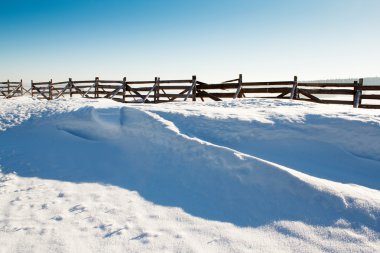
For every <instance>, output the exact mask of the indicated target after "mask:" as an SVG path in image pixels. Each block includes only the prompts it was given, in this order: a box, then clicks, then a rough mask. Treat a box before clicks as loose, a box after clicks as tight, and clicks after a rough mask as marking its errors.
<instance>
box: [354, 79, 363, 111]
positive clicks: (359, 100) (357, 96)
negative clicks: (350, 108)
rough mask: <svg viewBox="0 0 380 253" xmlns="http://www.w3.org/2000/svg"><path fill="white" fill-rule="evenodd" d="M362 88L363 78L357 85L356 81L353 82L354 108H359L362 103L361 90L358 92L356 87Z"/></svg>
mask: <svg viewBox="0 0 380 253" xmlns="http://www.w3.org/2000/svg"><path fill="white" fill-rule="evenodd" d="M361 86H363V78H360V79H359V83H358V82H357V81H355V82H354V90H355V96H354V108H359V106H360V105H361V103H362V98H361V96H362V90H359V89H358V87H361Z"/></svg>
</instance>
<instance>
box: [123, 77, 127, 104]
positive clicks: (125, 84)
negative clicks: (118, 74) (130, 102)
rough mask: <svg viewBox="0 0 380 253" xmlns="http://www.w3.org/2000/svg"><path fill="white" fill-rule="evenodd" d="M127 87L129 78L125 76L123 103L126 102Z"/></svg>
mask: <svg viewBox="0 0 380 253" xmlns="http://www.w3.org/2000/svg"><path fill="white" fill-rule="evenodd" d="M126 89H127V78H126V77H124V78H123V103H125V92H126Z"/></svg>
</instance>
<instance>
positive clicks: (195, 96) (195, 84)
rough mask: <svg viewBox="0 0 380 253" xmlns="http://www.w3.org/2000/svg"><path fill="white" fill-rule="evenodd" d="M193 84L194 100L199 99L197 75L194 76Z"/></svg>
mask: <svg viewBox="0 0 380 253" xmlns="http://www.w3.org/2000/svg"><path fill="white" fill-rule="evenodd" d="M192 84H193V91H192V96H193V101H197V77H196V76H193V77H192Z"/></svg>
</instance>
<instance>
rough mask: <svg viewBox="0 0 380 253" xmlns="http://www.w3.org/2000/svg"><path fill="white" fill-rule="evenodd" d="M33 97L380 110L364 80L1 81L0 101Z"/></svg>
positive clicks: (378, 96) (379, 96) (379, 93)
mask: <svg viewBox="0 0 380 253" xmlns="http://www.w3.org/2000/svg"><path fill="white" fill-rule="evenodd" d="M24 93H30V94H31V95H32V96H33V97H35V96H36V97H38V98H40V99H47V100H52V99H57V98H59V97H65V96H69V97H73V96H78V95H79V96H82V97H85V98H109V99H113V100H116V101H119V102H123V103H163V102H172V101H176V100H179V99H183V100H184V101H187V100H188V99H191V100H192V101H196V100H197V99H201V100H202V101H205V100H206V99H208V100H214V101H221V100H223V99H237V98H245V97H258V98H276V99H294V100H302V101H310V102H316V103H324V104H344V105H352V106H353V107H355V108H375V109H380V84H379V85H378V86H377V85H364V81H363V79H359V80H357V81H353V82H351V83H349V82H347V83H328V82H325V83H317V82H298V78H297V77H296V76H295V77H294V78H293V80H289V81H270V82H243V75H241V74H240V75H239V76H238V78H236V79H232V80H228V81H225V82H222V83H205V82H201V81H199V80H197V78H196V76H192V78H191V79H183V80H161V79H160V78H159V77H156V78H155V79H154V80H147V81H129V80H127V78H125V77H124V78H123V79H122V80H101V79H99V78H98V77H96V78H95V79H94V80H78V81H75V80H72V79H71V78H69V79H68V80H67V81H62V82H53V80H50V81H48V82H34V81H33V80H32V82H31V88H30V90H25V89H24V87H23V86H22V80H21V81H20V82H10V81H9V80H8V81H7V82H0V96H4V97H5V98H10V97H13V96H17V95H23V94H24Z"/></svg>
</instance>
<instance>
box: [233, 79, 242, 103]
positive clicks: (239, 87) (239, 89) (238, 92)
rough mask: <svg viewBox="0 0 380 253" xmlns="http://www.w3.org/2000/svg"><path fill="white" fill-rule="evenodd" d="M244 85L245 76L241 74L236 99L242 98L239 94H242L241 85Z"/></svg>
mask: <svg viewBox="0 0 380 253" xmlns="http://www.w3.org/2000/svg"><path fill="white" fill-rule="evenodd" d="M242 83H243V75H242V74H239V79H238V88H237V90H236V93H235V95H234V99H236V98H238V97H240V96H239V94H240V91H241V85H242Z"/></svg>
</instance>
